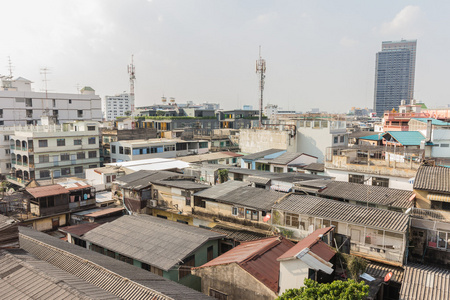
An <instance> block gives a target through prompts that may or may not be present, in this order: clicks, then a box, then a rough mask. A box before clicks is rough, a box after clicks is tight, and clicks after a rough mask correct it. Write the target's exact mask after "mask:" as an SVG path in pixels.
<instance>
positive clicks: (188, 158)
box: [178, 152, 242, 163]
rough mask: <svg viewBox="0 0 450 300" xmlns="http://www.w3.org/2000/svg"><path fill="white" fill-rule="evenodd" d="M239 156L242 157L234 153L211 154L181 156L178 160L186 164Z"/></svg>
mask: <svg viewBox="0 0 450 300" xmlns="http://www.w3.org/2000/svg"><path fill="white" fill-rule="evenodd" d="M240 156H242V154H237V153H234V152H212V153H206V154H198V155H189V156H182V157H179V158H178V160H181V161H184V162H188V163H196V162H203V161H210V160H218V159H224V158H235V157H240Z"/></svg>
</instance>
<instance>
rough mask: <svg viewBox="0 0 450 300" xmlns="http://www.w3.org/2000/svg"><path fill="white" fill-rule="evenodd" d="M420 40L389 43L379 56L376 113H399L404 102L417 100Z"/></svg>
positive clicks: (379, 114)
mask: <svg viewBox="0 0 450 300" xmlns="http://www.w3.org/2000/svg"><path fill="white" fill-rule="evenodd" d="M416 45H417V40H401V41H396V42H392V41H387V42H383V43H382V49H381V51H380V52H378V53H377V55H376V64H375V97H374V110H375V111H376V113H377V115H378V116H382V115H383V113H384V111H386V110H392V109H396V110H397V109H398V107H399V105H400V103H401V100H406V101H410V100H412V99H413V98H414V75H415V64H416Z"/></svg>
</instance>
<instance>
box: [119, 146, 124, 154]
mask: <svg viewBox="0 0 450 300" xmlns="http://www.w3.org/2000/svg"><path fill="white" fill-rule="evenodd" d="M119 154H123V147H122V146H119Z"/></svg>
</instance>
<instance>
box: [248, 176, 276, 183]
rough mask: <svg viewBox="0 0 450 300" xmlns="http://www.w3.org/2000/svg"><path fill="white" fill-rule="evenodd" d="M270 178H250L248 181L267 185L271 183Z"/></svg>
mask: <svg viewBox="0 0 450 300" xmlns="http://www.w3.org/2000/svg"><path fill="white" fill-rule="evenodd" d="M270 180H271V179H270V178H267V177H259V176H248V178H247V181H249V182H253V183H259V184H267V183H269V182H270Z"/></svg>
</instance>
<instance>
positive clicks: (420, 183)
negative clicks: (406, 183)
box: [413, 166, 450, 193]
mask: <svg viewBox="0 0 450 300" xmlns="http://www.w3.org/2000/svg"><path fill="white" fill-rule="evenodd" d="M413 188H414V189H415V190H416V189H417V190H427V191H433V192H444V193H450V168H446V167H431V166H420V167H419V169H418V170H417V174H416V179H415V180H414V187H413Z"/></svg>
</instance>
